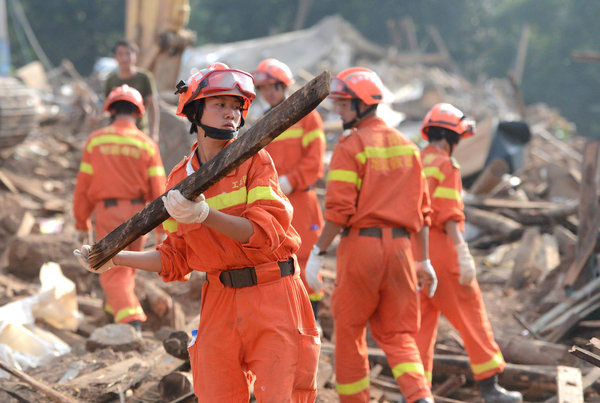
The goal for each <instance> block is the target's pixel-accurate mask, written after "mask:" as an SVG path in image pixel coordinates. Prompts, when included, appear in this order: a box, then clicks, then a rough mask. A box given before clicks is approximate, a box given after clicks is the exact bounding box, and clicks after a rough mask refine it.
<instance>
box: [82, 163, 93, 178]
mask: <svg viewBox="0 0 600 403" xmlns="http://www.w3.org/2000/svg"><path fill="white" fill-rule="evenodd" d="M79 172H83V173H86V174H90V175H93V174H94V167H92V164H88V163H87V162H82V163H81V165H79Z"/></svg>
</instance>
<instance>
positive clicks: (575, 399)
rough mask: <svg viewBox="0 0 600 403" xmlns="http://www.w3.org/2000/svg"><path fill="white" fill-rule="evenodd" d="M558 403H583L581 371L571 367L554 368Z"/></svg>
mask: <svg viewBox="0 0 600 403" xmlns="http://www.w3.org/2000/svg"><path fill="white" fill-rule="evenodd" d="M556 371H557V377H556V382H557V387H558V402H559V403H583V384H582V380H581V371H580V370H579V368H573V367H564V366H560V365H559V366H558V367H556Z"/></svg>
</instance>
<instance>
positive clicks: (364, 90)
mask: <svg viewBox="0 0 600 403" xmlns="http://www.w3.org/2000/svg"><path fill="white" fill-rule="evenodd" d="M329 97H330V98H333V99H352V98H358V99H360V100H361V101H363V102H364V103H365V104H367V105H374V104H378V103H381V101H382V100H383V83H382V82H381V80H380V79H379V76H378V75H377V74H376V73H375V72H374V71H372V70H369V69H367V68H365V67H351V68H349V69H346V70H343V71H342V72H340V73H339V74H338V75H337V76H336V77H334V78H332V79H331V95H330V96H329Z"/></svg>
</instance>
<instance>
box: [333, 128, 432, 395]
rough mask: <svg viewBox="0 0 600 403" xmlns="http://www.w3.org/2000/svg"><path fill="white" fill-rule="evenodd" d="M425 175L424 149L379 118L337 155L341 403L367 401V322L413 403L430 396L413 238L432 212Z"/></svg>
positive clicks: (336, 291)
mask: <svg viewBox="0 0 600 403" xmlns="http://www.w3.org/2000/svg"><path fill="white" fill-rule="evenodd" d="M421 169H422V167H421V160H420V156H419V150H418V148H417V147H416V146H415V145H414V144H413V143H412V142H411V141H410V140H409V139H408V138H407V137H406V136H404V135H403V134H402V133H400V132H399V131H397V130H395V129H392V128H390V127H389V126H387V125H386V124H385V123H384V122H383V120H381V119H380V118H377V117H373V118H368V119H366V120H364V121H362V122H360V123H359V124H358V127H357V128H356V129H353V130H352V132H351V133H350V135H348V136H346V137H342V138H340V140H339V143H338V145H337V146H336V148H335V151H334V153H333V157H332V159H331V165H330V168H329V174H328V176H327V194H326V196H325V219H326V220H329V221H332V222H334V223H336V224H339V225H341V226H343V227H346V229H345V230H344V231H343V232H342V239H341V241H340V244H339V246H338V250H337V255H338V257H337V259H338V260H337V278H336V286H335V289H334V291H333V295H332V300H331V310H332V313H333V318H334V327H335V340H336V348H335V363H336V365H335V367H336V369H335V371H336V380H337V391H338V394H339V396H340V400H341V401H342V402H368V401H369V361H368V354H367V344H366V340H365V329H366V325H367V322H368V323H369V326H370V329H371V331H372V333H373V337H374V338H375V340H376V341H377V343H378V344H379V346H380V347H381V348H382V349H383V350H384V352H385V353H386V356H387V358H388V362H389V363H390V366H391V367H392V372H393V374H394V377H395V378H396V380H397V382H398V385H399V387H400V390H401V391H402V393H403V394H404V396H405V398H406V399H407V401H408V402H414V401H416V400H418V399H422V398H427V397H432V395H431V392H430V391H429V386H428V383H427V379H426V378H425V375H424V371H423V365H422V364H421V358H420V356H419V351H418V349H417V346H416V344H415V340H414V336H415V335H416V333H417V331H418V328H419V298H418V290H417V276H416V272H415V268H414V261H413V255H412V251H411V244H410V240H409V237H408V234H409V233H410V232H417V231H419V230H420V229H421V228H422V227H423V225H427V224H428V215H429V214H430V210H429V198H428V195H427V186H426V183H425V178H424V177H423V176H422V171H421Z"/></svg>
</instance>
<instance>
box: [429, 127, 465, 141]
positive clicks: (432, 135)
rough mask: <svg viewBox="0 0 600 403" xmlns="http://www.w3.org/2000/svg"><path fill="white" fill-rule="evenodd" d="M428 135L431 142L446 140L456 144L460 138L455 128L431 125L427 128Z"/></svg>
mask: <svg viewBox="0 0 600 403" xmlns="http://www.w3.org/2000/svg"><path fill="white" fill-rule="evenodd" d="M427 137H429V142H430V143H431V142H432V141H438V140H446V141H447V142H448V144H450V145H454V144H457V143H458V140H460V136H459V135H458V133H456V132H455V131H453V130H449V129H446V128H445V127H438V126H429V127H428V128H427Z"/></svg>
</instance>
